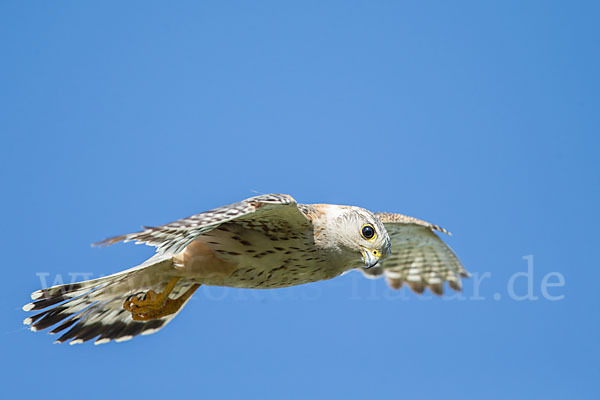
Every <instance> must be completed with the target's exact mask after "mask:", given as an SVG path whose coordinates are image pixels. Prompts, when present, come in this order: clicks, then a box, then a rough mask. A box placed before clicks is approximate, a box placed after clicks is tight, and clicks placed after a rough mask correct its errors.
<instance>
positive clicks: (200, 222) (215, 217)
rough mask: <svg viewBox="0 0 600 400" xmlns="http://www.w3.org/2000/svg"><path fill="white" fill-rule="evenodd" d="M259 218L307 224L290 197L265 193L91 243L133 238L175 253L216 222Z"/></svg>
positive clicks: (102, 243)
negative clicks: (164, 223)
mask: <svg viewBox="0 0 600 400" xmlns="http://www.w3.org/2000/svg"><path fill="white" fill-rule="evenodd" d="M267 217H268V218H267ZM261 218H263V219H264V220H268V221H270V222H271V223H273V224H277V222H282V221H285V223H286V224H288V225H290V224H291V223H296V224H302V223H304V224H309V221H308V220H307V219H306V218H305V217H304V215H303V214H302V213H301V212H300V210H299V209H298V207H297V204H296V200H294V198H293V197H291V196H289V195H286V194H265V195H260V196H255V197H251V198H249V199H246V200H242V201H240V202H238V203H234V204H230V205H227V206H223V207H219V208H215V209H214V210H210V211H206V212H203V213H200V214H196V215H192V216H191V217H187V218H183V219H180V220H177V221H175V222H171V223H169V224H166V225H161V226H157V227H149V226H144V227H143V228H144V230H143V231H141V232H136V233H129V234H127V235H121V236H115V237H111V238H108V239H105V240H103V241H101V242H98V243H94V246H109V245H111V244H114V243H117V242H120V241H125V242H130V241H135V243H136V244H141V243H144V244H146V245H148V246H154V247H156V252H157V253H159V254H176V253H178V252H180V251H181V250H183V249H184V248H185V247H186V246H187V245H188V244H189V243H190V242H192V241H193V240H194V239H195V238H197V237H198V236H200V235H202V234H204V233H207V232H209V231H211V230H213V229H215V228H217V227H218V226H219V225H222V224H224V223H227V222H231V221H234V220H235V221H236V222H240V223H243V222H244V220H250V221H252V220H257V219H258V220H260V219H261ZM278 220H279V221H278ZM250 221H246V222H250Z"/></svg>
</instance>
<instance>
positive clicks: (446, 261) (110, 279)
mask: <svg viewBox="0 0 600 400" xmlns="http://www.w3.org/2000/svg"><path fill="white" fill-rule="evenodd" d="M434 231H439V232H443V233H448V232H447V231H446V230H444V229H442V228H440V227H439V226H437V225H433V224H430V223H428V222H425V221H421V220H419V219H416V218H412V217H408V216H406V215H402V214H392V213H372V212H370V211H367V210H365V209H363V208H359V207H353V206H338V205H331V204H298V203H296V201H295V200H294V199H293V198H292V197H291V196H289V195H285V194H267V195H260V196H256V197H251V198H249V199H246V200H243V201H241V202H238V203H234V204H231V205H227V206H223V207H219V208H216V209H214V210H211V211H207V212H203V213H200V214H196V215H193V216H191V217H188V218H184V219H181V220H178V221H175V222H171V223H169V224H166V225H162V226H158V227H144V230H143V231H141V232H136V233H130V234H127V235H122V236H116V237H113V238H109V239H106V240H104V241H102V242H99V243H96V244H95V245H97V246H108V245H111V244H114V243H117V242H120V241H125V242H129V241H135V243H136V244H140V243H144V244H146V245H149V246H154V247H155V248H156V253H155V255H154V256H152V257H151V258H149V259H148V260H146V261H145V262H143V263H142V264H140V265H138V266H136V267H133V268H131V269H128V270H125V271H122V272H118V273H116V274H113V275H109V276H106V277H102V278H98V279H92V280H88V281H84V282H78V283H71V284H65V285H58V286H53V287H50V288H45V289H41V290H38V291H35V292H33V293H32V294H31V298H32V300H33V302H31V303H29V304H26V305H25V306H23V310H25V311H39V312H37V313H36V314H34V315H32V316H30V317H28V318H26V319H25V320H24V321H23V322H24V323H25V324H26V325H30V327H31V330H33V331H39V330H42V329H46V328H49V327H51V326H53V325H57V326H56V327H54V329H52V330H51V331H50V333H58V332H63V334H62V336H60V337H59V338H58V340H57V342H58V343H63V342H66V341H70V343H71V344H75V343H81V342H85V341H88V340H91V339H94V338H95V339H96V340H95V342H94V343H95V344H100V343H106V342H109V341H111V340H115V341H117V342H120V341H125V340H128V339H131V338H132V337H134V336H136V335H138V334H142V335H147V334H150V333H154V332H156V331H158V330H159V329H161V328H162V327H163V326H165V325H166V324H167V323H168V322H169V321H170V320H171V319H173V318H174V317H175V316H176V315H177V314H178V313H179V311H180V310H181V309H182V308H183V306H185V304H186V303H187V302H188V301H189V300H190V297H191V296H192V294H193V293H194V292H195V291H196V290H197V289H198V287H200V285H211V286H228V287H235V288H253V289H273V288H283V287H289V286H295V285H301V284H304V283H309V282H316V281H321V280H325V279H331V278H334V277H336V276H338V275H341V274H342V273H344V272H347V271H349V270H352V269H359V270H362V272H363V273H364V274H365V275H366V276H367V277H370V278H376V277H379V276H385V278H386V280H387V282H388V283H389V285H390V286H391V287H392V288H394V289H399V288H400V287H401V286H402V285H403V284H404V283H406V284H407V285H408V286H410V288H411V289H412V290H413V291H414V292H416V293H423V291H424V290H425V288H429V289H430V290H431V291H432V292H433V293H435V294H437V295H442V294H443V288H444V283H445V282H448V285H449V286H450V287H451V288H452V289H454V290H456V291H460V290H461V277H469V276H470V275H469V273H468V272H467V271H466V270H465V269H464V268H463V266H462V264H461V263H460V261H459V260H458V258H457V257H456V255H455V254H454V252H453V251H452V250H451V249H450V248H449V247H448V246H447V245H446V244H445V243H444V242H443V241H442V240H441V239H440V238H439V237H438V236H437V235H436V234H435V233H434ZM40 310H43V311H40ZM69 328H70V329H69Z"/></svg>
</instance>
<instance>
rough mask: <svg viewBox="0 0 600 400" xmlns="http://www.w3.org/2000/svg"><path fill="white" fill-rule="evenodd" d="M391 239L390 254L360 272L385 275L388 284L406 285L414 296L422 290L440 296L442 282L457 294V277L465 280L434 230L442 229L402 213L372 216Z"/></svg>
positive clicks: (459, 263)
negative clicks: (379, 263) (426, 289)
mask: <svg viewBox="0 0 600 400" xmlns="http://www.w3.org/2000/svg"><path fill="white" fill-rule="evenodd" d="M375 215H376V216H377V217H378V218H379V219H380V220H381V222H383V224H384V225H385V229H386V230H387V231H388V234H389V235H390V238H391V240H392V254H391V256H390V257H389V258H387V259H386V260H385V261H383V263H382V264H381V266H377V267H375V268H371V269H369V270H363V271H364V273H365V275H367V276H368V277H378V276H381V275H385V278H386V280H387V282H388V283H389V285H390V286H391V287H392V288H394V289H399V288H400V287H402V284H403V283H404V282H406V283H407V284H408V285H409V286H410V287H411V289H412V290H413V291H415V292H416V293H423V291H424V290H425V288H426V287H429V289H430V290H431V291H432V292H433V293H435V294H438V295H441V294H443V290H444V282H446V281H447V282H448V284H449V286H450V287H451V288H452V289H454V290H457V291H460V290H461V288H462V284H461V280H460V278H461V277H465V278H466V277H469V276H470V274H469V273H468V272H467V271H466V270H465V269H464V267H463V266H462V264H461V262H460V261H459V259H458V257H457V256H456V254H454V252H453V251H452V249H450V247H448V245H446V244H445V243H444V242H443V241H442V240H441V239H440V238H439V237H438V236H437V235H436V234H435V232H434V231H440V232H443V233H447V234H450V233H449V232H448V231H446V230H445V229H443V228H441V227H439V226H437V225H434V224H430V223H429V222H425V221H422V220H420V219H417V218H413V217H409V216H406V215H402V214H392V213H375Z"/></svg>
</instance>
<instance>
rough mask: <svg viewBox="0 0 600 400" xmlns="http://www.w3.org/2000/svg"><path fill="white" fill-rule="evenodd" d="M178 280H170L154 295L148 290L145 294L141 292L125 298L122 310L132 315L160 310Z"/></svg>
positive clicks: (153, 292)
mask: <svg viewBox="0 0 600 400" xmlns="http://www.w3.org/2000/svg"><path fill="white" fill-rule="evenodd" d="M179 279H180V278H172V279H171V280H170V281H169V283H167V286H166V287H165V288H164V289H163V291H162V292H160V293H156V292H155V291H154V290H148V291H147V292H146V293H144V292H141V293H137V294H133V295H131V296H129V297H127V299H125V302H124V303H123V308H124V309H125V310H127V311H131V312H132V313H134V312H135V313H143V312H148V311H151V310H159V309H161V308H162V307H163V306H164V304H165V302H166V300H167V298H168V297H169V294H171V292H172V291H173V289H174V288H175V285H177V282H179Z"/></svg>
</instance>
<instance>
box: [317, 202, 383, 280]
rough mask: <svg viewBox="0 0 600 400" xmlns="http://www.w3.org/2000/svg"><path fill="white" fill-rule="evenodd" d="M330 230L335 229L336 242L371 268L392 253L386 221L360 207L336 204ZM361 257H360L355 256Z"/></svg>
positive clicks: (353, 257) (329, 222) (353, 258)
mask: <svg viewBox="0 0 600 400" xmlns="http://www.w3.org/2000/svg"><path fill="white" fill-rule="evenodd" d="M337 207H338V208H337V210H336V212H335V213H334V215H331V217H333V218H328V225H329V228H331V229H328V230H329V231H330V232H331V231H332V230H333V231H334V232H335V239H336V242H337V245H338V246H339V247H341V248H343V249H344V250H345V251H346V252H349V254H350V255H351V257H352V260H351V261H352V262H353V263H355V262H354V261H355V260H356V261H357V262H356V264H358V263H359V262H358V260H361V261H362V264H363V265H364V268H371V267H374V266H375V265H377V263H378V262H380V261H381V260H383V259H385V258H386V257H387V256H388V255H389V254H390V253H391V241H390V237H389V235H388V233H387V231H386V229H385V226H384V225H383V223H382V222H381V221H380V220H379V218H377V217H376V216H375V215H373V213H372V212H370V211H368V210H365V209H363V208H359V207H347V206H337ZM356 257H359V258H356Z"/></svg>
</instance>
